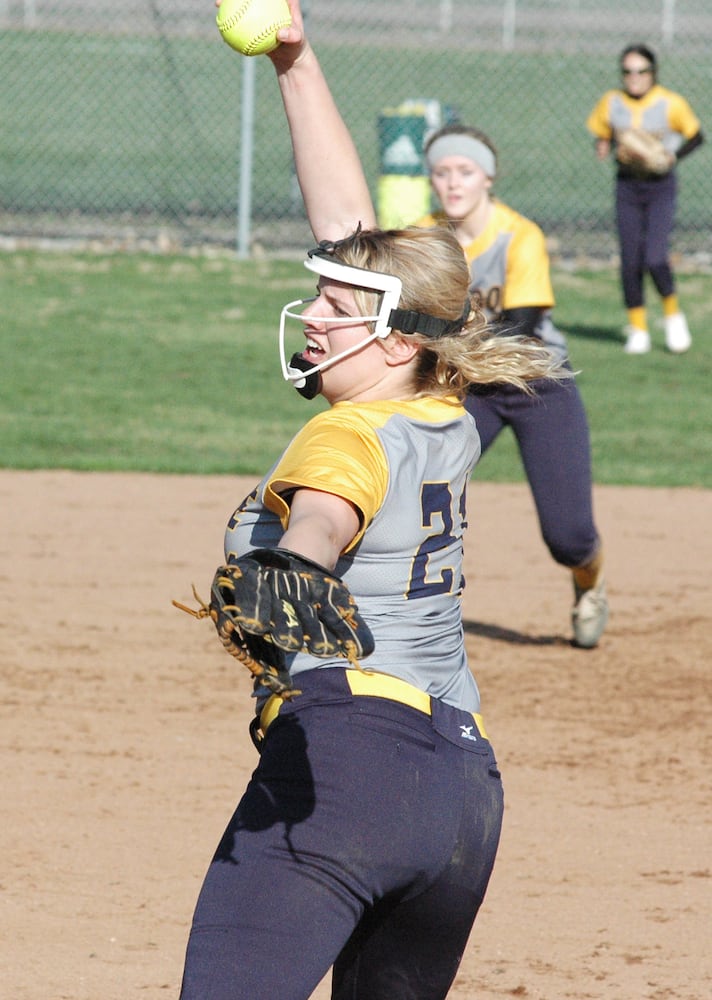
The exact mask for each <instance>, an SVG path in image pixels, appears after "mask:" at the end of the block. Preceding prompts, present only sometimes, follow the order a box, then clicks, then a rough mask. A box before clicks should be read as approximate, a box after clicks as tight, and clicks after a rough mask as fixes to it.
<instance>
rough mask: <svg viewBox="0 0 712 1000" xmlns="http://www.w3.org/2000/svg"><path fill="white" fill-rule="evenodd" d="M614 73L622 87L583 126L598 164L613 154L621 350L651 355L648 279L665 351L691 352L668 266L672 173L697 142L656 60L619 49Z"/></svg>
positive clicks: (696, 131)
mask: <svg viewBox="0 0 712 1000" xmlns="http://www.w3.org/2000/svg"><path fill="white" fill-rule="evenodd" d="M620 70H621V78H622V86H621V87H620V88H618V89H615V90H609V91H607V92H606V93H605V94H604V95H603V97H602V98H601V99H600V100H599V101H598V103H597V104H596V106H595V108H594V109H593V111H592V112H591V114H590V115H589V117H588V120H587V122H586V124H587V126H588V129H589V131H590V132H591V133H592V134H593V135H594V136H595V138H596V155H597V156H598V158H599V160H605V159H607V158H608V156H609V154H610V153H611V152H613V154H614V157H615V162H616V179H615V209H616V227H617V231H618V242H619V246H620V273H621V284H622V286H623V301H624V303H625V307H626V310H627V313H628V324H627V326H626V328H625V331H624V332H625V335H626V342H625V347H624V350H625V351H626V353H627V354H647V352H648V351H649V350H650V348H651V339H650V332H649V329H648V319H647V310H646V307H645V287H644V281H645V277H646V275H648V274H649V275H650V278H651V280H652V282H653V285H654V286H655V289H656V291H657V292H658V294H659V296H660V298H661V300H662V308H663V321H664V324H665V346H666V347H667V349H668V350H669V351H671V352H672V353H674V354H681V353H683V352H684V351H687V350H688V349H689V348H690V346H691V344H692V337H691V335H690V330H689V327H688V324H687V319H686V317H685V314H684V313H683V312H682V311H681V309H680V304H679V301H678V296H677V292H676V288H675V275H674V273H673V269H672V264H671V262H670V241H671V237H672V231H673V226H674V224H675V211H676V207H677V175H676V170H675V168H676V166H677V164H678V163H679V161H680V160H682V159H683V158H684V157H686V156H689V155H690V153H692V152H693V151H694V150H695V149H697V148H698V147H699V146H700V145H701V144H702V142H703V135H702V132H701V130H700V122H699V119H698V118H697V116H696V115H695V113H694V112H693V110H692V108H691V107H690V105H689V104H688V102H687V101H686V100H685V98H684V97H682V96H681V95H680V94H676V93H675V92H674V91H672V90H668V89H667V88H666V87H662V86H660V84H659V83H658V82H657V74H658V65H657V60H656V57H655V53H654V52H653V51H652V50H651V49H649V48H648V47H647V45H629V46H628V47H627V48H625V49H624V50H623V52H622V53H621V56H620ZM641 140H642V142H643V144H642V145H641Z"/></svg>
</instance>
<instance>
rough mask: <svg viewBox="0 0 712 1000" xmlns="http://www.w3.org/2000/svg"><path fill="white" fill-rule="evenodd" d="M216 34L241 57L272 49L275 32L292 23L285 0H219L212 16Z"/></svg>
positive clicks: (274, 47)
mask: <svg viewBox="0 0 712 1000" xmlns="http://www.w3.org/2000/svg"><path fill="white" fill-rule="evenodd" d="M216 23H217V26H218V28H219V30H220V34H221V35H222V36H223V38H224V39H225V41H226V42H227V44H228V45H229V46H231V48H233V49H236V50H237V51H238V52H241V53H242V54H243V55H245V56H259V55H263V54H264V53H265V52H272V51H273V49H276V48H277V46H278V45H279V42H278V41H277V32H278V31H279V29H280V28H287V27H289V25H290V24H291V23H292V15H291V14H290V12H289V7H288V5H287V0H223V2H222V3H221V4H220V7H219V8H218V15H217V18H216Z"/></svg>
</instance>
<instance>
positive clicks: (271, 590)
mask: <svg viewBox="0 0 712 1000" xmlns="http://www.w3.org/2000/svg"><path fill="white" fill-rule="evenodd" d="M211 593H212V601H211V603H212V604H214V605H215V607H216V608H217V609H218V614H219V616H220V617H221V618H224V619H226V620H228V621H230V622H232V623H233V624H235V625H238V626H239V628H240V629H242V630H243V631H244V632H248V633H251V634H253V635H262V636H265V638H267V639H268V640H269V641H270V642H272V643H274V645H275V646H278V647H279V648H280V649H283V650H284V651H285V652H287V653H297V652H306V653H311V655H312V656H319V657H332V656H341V657H344V658H345V659H347V660H350V661H351V662H355V661H357V660H359V659H360V658H361V657H364V656H368V655H369V654H370V653H372V652H373V648H374V643H373V636H372V635H371V631H370V629H369V627H368V625H366V623H365V622H364V621H363V619H362V618H361V617H360V615H359V613H358V608H357V606H356V602H355V601H354V599H353V597H352V596H351V594H350V592H349V590H348V588H347V587H346V585H345V584H344V583H342V581H341V580H340V579H339V578H338V577H336V576H333V575H332V574H331V573H329V571H328V570H326V569H324V567H323V566H319V565H318V564H317V563H314V562H311V560H309V559H305V558H304V557H302V556H298V555H296V554H295V553H293V552H289V551H288V550H287V549H255V550H254V551H252V552H248V553H247V555H245V556H242V557H241V558H240V559H237V560H236V561H235V562H234V563H230V564H229V565H227V566H220V567H219V568H218V570H217V572H216V574H215V578H214V580H213V586H212V592H211Z"/></svg>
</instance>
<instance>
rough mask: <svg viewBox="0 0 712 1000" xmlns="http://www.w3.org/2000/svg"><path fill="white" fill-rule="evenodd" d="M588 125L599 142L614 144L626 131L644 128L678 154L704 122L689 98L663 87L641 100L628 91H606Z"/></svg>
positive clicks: (655, 89)
mask: <svg viewBox="0 0 712 1000" xmlns="http://www.w3.org/2000/svg"><path fill="white" fill-rule="evenodd" d="M586 126H587V128H588V130H589V132H591V133H592V135H594V136H595V137H596V138H597V139H608V140H611V141H612V142H614V143H615V141H616V136H617V135H618V134H619V133H620V132H622V131H623V130H624V129H627V128H636V129H642V130H643V131H645V132H650V133H651V134H652V135H654V136H656V137H657V138H658V139H660V141H661V142H662V144H663V146H664V147H665V149H666V150H667V151H668V152H669V153H677V151H678V149H679V148H680V146H682V145H683V143H684V142H686V141H687V140H688V139H691V138H692V137H693V136H695V135H696V134H697V133H698V132H699V131H700V121H699V119H698V118H697V116H696V115H695V113H694V111H693V110H692V108H691V107H690V105H689V104H688V102H687V101H686V100H685V98H684V97H682V95H681V94H676V93H675V92H674V91H672V90H668V89H667V87H662V86H661V85H660V84H655V85H654V86H653V87H651V88H650V90H649V91H648V92H647V94H644V95H643V97H641V98H637V99H636V98H633V97H630V96H629V95H628V94H626V92H625V91H624V90H608V91H606V93H605V94H604V95H603V97H602V98H601V99H600V100H599V101H598V103H597V104H596V106H595V107H594V109H593V111H592V112H591V114H590V115H589V116H588V119H587V120H586Z"/></svg>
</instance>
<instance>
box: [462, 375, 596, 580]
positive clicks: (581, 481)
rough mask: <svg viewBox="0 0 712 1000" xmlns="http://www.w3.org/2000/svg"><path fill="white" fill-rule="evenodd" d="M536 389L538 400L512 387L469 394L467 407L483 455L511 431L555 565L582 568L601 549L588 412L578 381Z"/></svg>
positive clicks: (547, 383) (539, 382)
mask: <svg viewBox="0 0 712 1000" xmlns="http://www.w3.org/2000/svg"><path fill="white" fill-rule="evenodd" d="M532 387H533V388H534V390H535V395H533V396H530V395H528V394H527V393H525V392H522V391H521V390H520V389H517V388H515V387H511V386H503V387H501V388H499V387H498V388H496V389H490V388H487V387H483V388H477V389H476V390H475V391H474V392H473V390H470V393H469V394H468V395H467V397H466V399H465V407H466V409H467V410H468V412H469V413H471V414H472V416H473V417H474V418H475V422H476V423H477V429H478V431H479V433H480V440H481V443H482V453H483V454H484V452H485V451H486V450H487V449H488V448H489V446H490V445H491V444H492V442H493V441H494V439H495V438H496V437H497V435H498V434H499V432H500V431H501V430H502V428H503V427H507V426H509V427H511V428H512V431H513V432H514V436H515V438H516V440H517V444H518V446H519V452H520V454H521V456H522V462H523V463H524V469H525V471H526V474H527V479H528V480H529V486H530V488H531V491H532V496H533V497H534V503H535V505H536V510H537V515H538V517H539V525H540V528H541V533H542V536H543V538H544V542H545V543H546V545H547V547H548V549H549V551H550V552H551V554H552V556H553V557H554V559H555V560H556V562H558V563H561V564H562V565H563V566H568V567H574V566H583V565H585V564H586V563H587V562H588V561H589V560H590V559H592V558H593V556H594V555H595V554H596V551H597V549H598V546H599V538H598V532H597V531H596V526H595V524H594V521H593V499H592V486H591V450H590V444H589V434H588V421H587V419H586V411H585V410H584V406H583V401H582V399H581V396H580V394H579V391H578V388H577V386H576V383H575V381H574V380H573V379H568V380H566V381H565V382H556V381H554V380H550V379H543V380H537V381H536V382H534V383H532Z"/></svg>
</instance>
